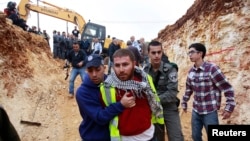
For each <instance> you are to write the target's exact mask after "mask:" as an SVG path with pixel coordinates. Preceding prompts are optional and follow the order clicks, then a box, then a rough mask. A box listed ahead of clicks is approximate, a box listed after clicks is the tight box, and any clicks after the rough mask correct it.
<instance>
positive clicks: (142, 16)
mask: <svg viewBox="0 0 250 141" xmlns="http://www.w3.org/2000/svg"><path fill="white" fill-rule="evenodd" d="M8 1H9V0H1V2H0V9H1V10H2V11H3V9H4V8H5V7H6V5H7V2H8ZM12 1H15V2H16V3H17V4H18V3H19V2H20V0H12ZM31 1H32V0H31ZM44 1H46V2H49V3H51V4H54V5H58V6H59V7H63V8H68V9H72V10H74V11H76V12H77V13H79V14H81V15H82V17H83V18H84V19H85V21H88V20H89V19H90V20H91V21H92V22H94V23H98V24H101V25H105V26H106V30H107V31H106V33H107V34H108V35H111V37H113V36H115V37H117V38H120V39H122V40H124V41H127V40H129V38H130V36H131V35H134V36H135V38H136V39H139V38H140V37H144V38H145V39H146V41H149V40H151V39H153V38H156V37H157V34H158V32H159V31H160V30H162V29H164V28H165V27H166V26H167V25H171V24H174V23H175V21H176V20H178V19H179V18H181V17H182V16H183V15H184V14H185V13H186V11H187V9H188V8H189V7H190V6H191V5H192V4H193V3H194V1H195V0H81V1H80V0H44ZM32 2H33V3H34V4H36V3H37V1H36V0H33V1H32ZM40 5H42V3H40ZM39 21H40V22H39V25H40V28H41V29H42V30H43V29H46V30H47V33H49V34H50V35H51V36H52V31H53V30H54V29H55V30H58V31H67V24H66V21H63V20H59V19H56V18H53V17H49V16H45V15H43V14H39ZM27 24H28V25H29V26H32V25H35V26H37V14H36V13H35V12H31V14H30V16H29V19H28V21H27ZM73 28H74V25H73V24H71V23H68V32H70V33H71V31H72V30H73Z"/></svg>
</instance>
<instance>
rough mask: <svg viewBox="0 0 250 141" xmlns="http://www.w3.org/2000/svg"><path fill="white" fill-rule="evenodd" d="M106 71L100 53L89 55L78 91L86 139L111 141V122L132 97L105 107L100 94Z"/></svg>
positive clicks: (81, 128)
mask: <svg viewBox="0 0 250 141" xmlns="http://www.w3.org/2000/svg"><path fill="white" fill-rule="evenodd" d="M104 71H105V66H104V61H103V58H102V57H101V56H100V55H98V54H91V55H90V56H88V58H87V63H86V72H87V74H86V75H85V77H84V81H83V83H82V84H81V86H80V87H79V88H78V89H77V92H76V101H77V104H78V108H79V111H80V114H81V116H82V118H83V119H84V120H82V122H81V124H80V127H79V133H80V136H81V138H82V140H84V141H110V133H109V122H110V121H111V120H112V119H113V118H114V117H115V116H116V115H118V114H120V113H121V112H122V111H123V110H124V109H125V108H126V107H128V105H129V100H131V98H132V97H127V96H124V97H123V98H122V99H121V101H120V102H117V103H116V104H114V105H113V106H109V107H106V108H104V105H103V103H102V102H101V94H100V84H101V83H102V82H103V81H104V80H105V79H106V77H107V76H106V75H105V73H104ZM114 106H115V107H116V108H114Z"/></svg>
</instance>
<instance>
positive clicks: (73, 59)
mask: <svg viewBox="0 0 250 141" xmlns="http://www.w3.org/2000/svg"><path fill="white" fill-rule="evenodd" d="M86 59H87V55H86V53H85V52H84V51H83V50H79V51H78V54H77V55H75V51H74V50H73V49H72V50H71V51H70V52H69V54H68V56H67V60H68V61H69V62H70V63H71V65H72V67H73V68H82V67H83V66H84V65H85V62H86ZM81 61H83V66H82V67H79V66H77V64H78V63H80V62H81Z"/></svg>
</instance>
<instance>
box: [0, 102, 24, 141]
mask: <svg viewBox="0 0 250 141" xmlns="http://www.w3.org/2000/svg"><path fill="white" fill-rule="evenodd" d="M0 141H21V140H20V138H19V136H18V133H17V131H16V129H15V128H14V126H13V125H12V123H11V122H10V120H9V117H8V115H7V113H6V111H5V110H4V109H3V108H2V107H1V106H0Z"/></svg>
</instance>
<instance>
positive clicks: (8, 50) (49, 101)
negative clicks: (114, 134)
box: [0, 0, 250, 141]
mask: <svg viewBox="0 0 250 141" xmlns="http://www.w3.org/2000/svg"><path fill="white" fill-rule="evenodd" d="M249 15H250V1H249V0H210V1H205V0H196V1H195V2H194V4H193V5H192V6H191V7H190V8H189V9H188V10H187V12H186V14H185V15H183V16H182V17H180V18H179V19H178V20H177V21H176V22H175V23H174V24H172V25H166V27H165V28H164V29H159V33H158V36H156V37H155V40H158V41H161V42H162V43H163V48H164V53H165V54H166V55H167V56H168V57H169V60H170V61H172V62H175V63H176V64H178V66H179V71H178V82H179V85H178V88H179V93H178V97H179V98H180V99H181V98H182V96H183V94H184V92H185V86H186V85H185V82H186V77H187V74H188V71H189V69H190V67H192V65H193V63H192V62H191V61H190V59H189V56H188V55H187V52H188V46H189V45H190V44H192V43H194V42H200V43H204V44H205V46H206V47H207V55H206V57H205V61H210V62H214V63H216V64H217V65H218V66H219V67H220V69H221V70H222V72H223V73H224V74H225V76H226V77H227V79H228V81H229V82H230V83H231V84H232V86H233V88H234V91H235V100H236V107H235V110H234V112H233V114H232V116H231V118H230V119H227V120H222V118H221V116H220V115H221V114H222V111H223V108H224V106H225V99H223V98H225V97H223V96H222V106H221V109H220V111H219V118H220V123H221V124H232V125H235V124H237V125H238V124H239V125H241V124H243V125H245V124H249V123H250V118H249V117H250V111H249V110H248V109H249V107H250V95H248V94H250V35H249V34H250V24H249V23H248V22H250V16H249ZM63 65H64V61H63V60H60V59H54V58H53V54H52V53H51V48H50V47H49V46H48V44H47V41H46V40H45V39H44V38H43V37H41V36H39V35H35V34H32V33H29V32H27V31H24V30H23V29H22V28H20V27H18V26H16V25H13V24H12V22H11V21H10V20H9V19H6V17H5V15H4V13H3V12H1V11H0V88H1V90H0V104H1V105H2V106H3V107H4V108H5V109H6V111H7V113H8V116H9V118H10V121H11V122H12V124H13V125H14V127H15V128H16V130H17V132H18V134H19V136H20V138H21V140H22V141H58V140H60V141H81V138H80V135H79V131H78V128H79V125H80V123H81V121H82V118H81V116H80V114H79V109H78V106H77V103H76V100H75V99H74V98H73V99H72V98H69V97H68V85H69V83H68V80H65V74H66V72H65V69H63ZM80 84H81V79H80V77H77V79H76V82H75V86H79V85H80ZM179 110H180V117H181V124H182V131H183V134H184V138H185V141H191V140H192V137H191V110H192V100H190V101H189V107H188V112H187V113H184V112H183V111H182V109H181V107H179ZM203 135H205V132H204V134H203ZM203 139H204V140H207V137H206V136H203Z"/></svg>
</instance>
